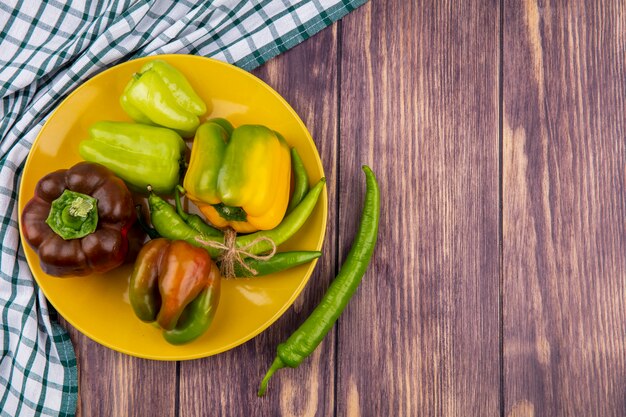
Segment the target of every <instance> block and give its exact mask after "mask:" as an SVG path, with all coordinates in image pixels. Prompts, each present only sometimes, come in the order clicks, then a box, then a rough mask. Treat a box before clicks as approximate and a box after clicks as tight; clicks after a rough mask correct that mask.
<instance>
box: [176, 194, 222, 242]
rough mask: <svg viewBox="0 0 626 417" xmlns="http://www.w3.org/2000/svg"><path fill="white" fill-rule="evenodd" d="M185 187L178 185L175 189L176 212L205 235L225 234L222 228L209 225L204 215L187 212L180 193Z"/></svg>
mask: <svg viewBox="0 0 626 417" xmlns="http://www.w3.org/2000/svg"><path fill="white" fill-rule="evenodd" d="M184 191H185V189H184V188H183V187H181V186H180V185H177V186H176V189H175V190H174V201H175V202H176V212H177V213H178V215H179V216H180V217H181V218H182V219H183V220H184V221H185V223H187V224H188V225H189V226H191V228H192V229H194V230H196V231H198V232H200V233H202V234H203V235H204V236H224V233H223V232H222V231H221V230H218V229H216V228H214V227H212V226H209V225H208V224H207V223H206V222H205V221H204V220H202V217H200V216H198V215H197V214H193V213H187V212H186V211H185V210H184V209H183V205H182V204H181V202H180V194H181V192H182V193H184Z"/></svg>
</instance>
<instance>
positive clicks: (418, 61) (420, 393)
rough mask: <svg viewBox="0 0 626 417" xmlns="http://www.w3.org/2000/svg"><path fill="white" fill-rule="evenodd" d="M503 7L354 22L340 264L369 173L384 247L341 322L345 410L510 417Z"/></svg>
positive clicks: (383, 15) (342, 156) (347, 62)
mask: <svg viewBox="0 0 626 417" xmlns="http://www.w3.org/2000/svg"><path fill="white" fill-rule="evenodd" d="M498 8H499V3H498V2H497V1H482V2H473V3H471V4H470V3H469V2H457V1H422V2H411V1H400V0H395V1H386V2H383V1H372V2H369V3H368V4H367V5H365V6H364V7H362V8H360V9H358V10H356V11H355V12H353V13H352V14H350V15H349V16H347V17H346V18H344V20H343V27H342V42H341V65H340V67H341V102H340V108H341V113H340V120H341V124H340V153H339V165H338V166H339V172H340V182H339V190H340V192H339V193H338V195H339V198H340V200H339V201H340V210H339V220H338V232H339V241H340V246H339V252H340V257H339V258H340V259H344V257H345V255H346V252H347V250H348V248H349V245H350V243H351V240H352V238H353V236H354V234H355V231H356V227H357V222H358V217H359V215H358V213H359V210H360V204H361V203H360V202H361V201H362V198H363V192H364V181H363V174H362V173H361V170H360V166H361V165H362V164H368V165H371V166H372V167H373V169H374V171H375V172H376V173H377V175H378V179H379V182H380V186H381V193H382V211H381V225H380V232H379V244H378V246H377V250H376V252H375V254H374V260H373V263H372V264H371V266H370V269H369V272H368V273H367V274H366V276H365V278H364V280H363V282H362V284H361V287H360V289H359V291H358V292H357V293H356V296H355V298H354V299H353V300H352V301H351V303H350V305H349V306H348V308H347V310H346V311H345V313H344V315H343V316H342V317H341V319H340V321H339V327H338V332H337V337H338V342H339V350H338V356H337V362H338V365H339V368H338V375H337V378H338V410H337V411H338V412H337V415H338V416H495V415H498V414H499V411H500V405H499V395H500V394H499V392H500V391H499V390H500V371H499V362H498V357H499V329H500V322H499V303H498V299H499V256H498V254H499V238H498V230H499V205H498V202H499V194H498V192H499V191H498V190H499V175H498V174H499V172H498V170H499V166H498V161H499V153H498V149H499V148H498V103H499V102H498V75H499V66H498V64H499V55H498V34H499V14H498Z"/></svg>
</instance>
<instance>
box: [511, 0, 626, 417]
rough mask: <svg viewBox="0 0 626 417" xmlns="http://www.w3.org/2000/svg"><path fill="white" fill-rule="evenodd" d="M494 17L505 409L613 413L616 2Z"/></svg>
mask: <svg viewBox="0 0 626 417" xmlns="http://www.w3.org/2000/svg"><path fill="white" fill-rule="evenodd" d="M504 12H505V13H504V25H503V28H504V43H503V47H504V69H503V75H504V80H503V87H504V88H503V94H504V120H503V126H504V128H503V130H504V135H503V140H504V146H503V149H504V152H503V172H504V179H503V190H504V193H503V198H504V199H503V202H504V207H503V236H504V238H503V245H504V246H503V273H504V285H503V294H504V299H503V314H504V315H503V317H504V392H505V407H504V408H505V414H506V415H509V416H534V415H536V416H574V415H578V416H603V417H607V416H624V415H626V396H625V395H624V393H626V326H625V323H626V272H625V271H626V231H625V229H624V219H625V218H626V199H625V195H624V190H625V189H626V176H625V171H624V166H625V164H626V145H625V141H624V138H625V137H626V123H625V121H624V120H625V119H626V82H625V80H626V55H625V54H624V50H625V48H626V30H625V26H624V22H625V16H626V5H625V4H624V2H543V1H532V0H527V1H519V0H518V1H511V2H506V6H505V8H504Z"/></svg>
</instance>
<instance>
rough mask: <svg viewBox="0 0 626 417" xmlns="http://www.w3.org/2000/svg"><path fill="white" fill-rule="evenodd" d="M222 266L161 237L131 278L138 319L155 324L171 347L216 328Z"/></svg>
mask: <svg viewBox="0 0 626 417" xmlns="http://www.w3.org/2000/svg"><path fill="white" fill-rule="evenodd" d="M220 283H221V275H220V271H219V268H218V267H217V266H216V265H215V262H213V260H212V259H211V257H210V256H209V254H208V252H207V251H206V250H204V249H201V248H197V247H194V246H192V245H190V244H189V243H187V242H184V241H182V240H169V239H165V238H157V239H153V240H151V241H149V242H148V243H146V244H145V245H144V247H143V248H142V249H141V251H140V252H139V255H138V256H137V260H136V261H135V267H134V269H133V272H132V275H131V278H130V287H129V298H130V304H131V306H132V308H133V311H134V312H135V315H136V316H137V317H138V318H139V319H141V320H142V321H144V322H148V323H152V322H156V323H157V324H158V325H159V327H160V328H161V329H163V336H164V337H165V340H167V341H168V342H170V343H172V344H177V345H178V344H184V343H188V342H191V341H192V340H194V339H196V338H197V337H199V336H200V335H202V334H203V333H204V332H205V331H206V330H207V329H208V328H209V326H210V325H211V322H212V321H213V317H214V315H215V311H216V310H217V306H218V304H219V298H220Z"/></svg>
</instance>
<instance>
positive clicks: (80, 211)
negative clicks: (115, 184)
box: [46, 189, 98, 240]
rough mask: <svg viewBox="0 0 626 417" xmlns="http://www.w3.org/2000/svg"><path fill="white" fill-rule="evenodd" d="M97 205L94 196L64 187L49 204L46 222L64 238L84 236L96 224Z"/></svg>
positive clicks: (91, 230) (92, 229) (91, 231)
mask: <svg viewBox="0 0 626 417" xmlns="http://www.w3.org/2000/svg"><path fill="white" fill-rule="evenodd" d="M97 205H98V200H96V199H95V198H94V197H91V196H89V195H86V194H82V193H77V192H75V191H71V190H67V189H66V190H64V191H63V193H62V194H61V195H60V196H59V197H58V198H57V199H55V200H54V201H53V202H52V203H51V204H50V212H49V213H48V217H47V218H46V224H47V225H48V226H50V228H51V229H52V230H53V231H54V232H55V233H56V234H57V235H59V236H60V237H61V238H62V239H64V240H70V239H78V238H81V237H85V236H87V235H88V234H90V233H93V232H94V231H95V230H96V228H97V226H98V208H97Z"/></svg>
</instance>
